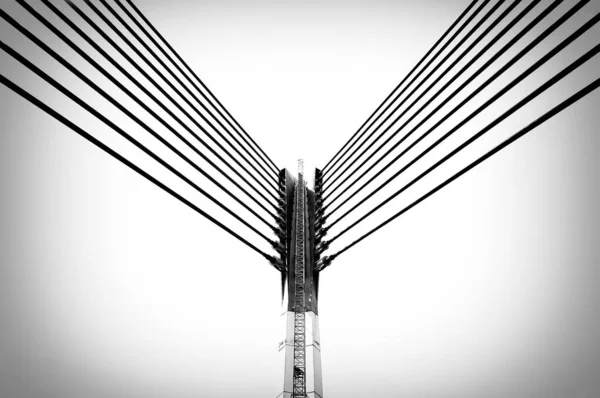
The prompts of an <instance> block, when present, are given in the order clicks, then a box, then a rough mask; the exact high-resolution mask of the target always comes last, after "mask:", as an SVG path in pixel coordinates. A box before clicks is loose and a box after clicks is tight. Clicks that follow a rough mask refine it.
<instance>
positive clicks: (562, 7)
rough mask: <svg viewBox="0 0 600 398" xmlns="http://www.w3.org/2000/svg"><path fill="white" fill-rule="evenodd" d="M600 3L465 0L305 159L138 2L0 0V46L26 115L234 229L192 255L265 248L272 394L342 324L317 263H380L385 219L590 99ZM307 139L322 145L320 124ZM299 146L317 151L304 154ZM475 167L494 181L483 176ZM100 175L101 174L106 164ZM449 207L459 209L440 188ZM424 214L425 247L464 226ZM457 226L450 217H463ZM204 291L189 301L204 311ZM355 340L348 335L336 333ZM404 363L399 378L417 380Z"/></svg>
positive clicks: (319, 393)
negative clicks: (325, 328)
mask: <svg viewBox="0 0 600 398" xmlns="http://www.w3.org/2000/svg"><path fill="white" fill-rule="evenodd" d="M597 8H598V7H597V5H596V4H594V2H590V1H583V0H582V1H577V2H564V1H528V2H520V1H472V2H470V3H467V4H466V5H465V7H464V9H463V10H461V11H460V12H459V13H458V15H456V16H453V20H452V21H451V23H450V24H449V25H448V26H445V27H444V31H443V32H442V34H441V35H440V36H439V38H438V39H437V40H436V41H435V42H434V43H433V45H432V46H431V47H430V48H428V49H426V50H425V51H423V52H422V55H421V58H420V59H419V60H417V62H415V63H414V66H411V69H410V70H408V72H407V73H406V74H405V75H404V76H403V77H402V79H400V80H399V82H398V83H397V85H396V86H395V87H394V88H393V90H392V91H391V92H390V93H389V94H388V95H387V96H386V97H385V98H384V99H383V101H382V102H381V103H380V104H379V105H378V106H377V107H375V109H374V110H373V111H372V112H371V113H370V114H368V115H367V116H366V118H365V119H363V120H364V121H363V122H362V123H361V124H360V125H359V127H358V129H356V130H355V131H354V132H353V133H352V134H350V135H349V137H348V138H347V139H346V140H342V142H341V143H340V145H339V147H338V149H337V150H336V151H334V153H333V156H331V155H330V158H328V159H327V160H326V161H323V162H322V163H321V164H319V163H317V161H318V159H313V158H312V153H307V154H306V155H302V156H303V158H304V159H305V160H307V162H306V163H305V162H304V161H302V160H301V161H299V162H298V164H297V166H296V165H294V167H290V166H288V167H287V168H286V167H282V166H281V165H278V162H280V161H282V160H281V157H282V155H281V154H280V153H271V152H269V150H268V148H269V146H270V144H269V143H267V142H266V143H265V144H264V146H263V145H259V144H258V140H255V139H254V138H253V136H252V135H251V134H250V133H249V132H247V131H246V129H245V128H244V127H243V126H242V124H241V123H240V122H239V121H238V119H236V118H235V117H234V116H233V113H234V112H231V111H230V110H228V109H227V108H226V107H225V106H224V105H223V103H222V102H221V101H220V100H219V99H218V98H217V96H216V95H215V94H214V93H213V91H211V89H210V88H209V84H208V83H207V82H206V81H205V80H203V79H201V78H200V76H199V73H197V72H196V71H195V70H194V69H193V68H192V67H191V66H190V65H189V64H188V62H187V61H186V59H185V56H184V55H182V54H180V53H179V52H177V51H176V49H175V47H176V46H175V45H173V44H172V43H170V42H169V41H168V40H167V39H166V37H165V36H164V35H163V34H161V32H160V30H159V29H158V28H157V27H156V26H155V24H154V23H153V22H152V20H151V18H149V17H147V16H146V15H145V13H144V12H143V6H141V5H137V4H136V3H134V2H132V1H130V0H127V1H120V0H117V1H107V0H100V1H91V0H90V1H84V2H71V1H66V2H52V1H49V0H40V1H35V2H34V1H31V2H29V1H25V0H16V1H15V2H14V4H11V5H10V6H6V7H4V6H3V8H2V10H1V11H0V12H1V16H2V20H3V29H4V30H3V32H7V33H6V35H4V34H3V36H4V37H6V39H4V38H3V40H2V42H1V44H0V46H1V47H2V50H3V60H4V61H3V63H4V64H6V65H8V67H7V68H5V70H3V73H2V76H1V78H0V79H1V81H2V84H3V86H4V90H5V92H10V97H7V98H10V101H24V102H26V103H28V105H27V106H28V108H27V109H28V115H35V118H37V119H38V120H43V121H44V122H43V123H53V124H52V126H53V128H54V129H55V130H56V131H52V134H56V135H64V134H73V133H74V134H75V135H76V136H78V137H80V138H83V140H84V141H86V142H87V143H88V144H92V145H89V147H90V149H92V148H93V150H94V151H95V152H93V153H94V154H100V153H103V154H105V155H108V158H111V159H112V160H111V161H112V162H114V164H115V165H117V164H118V165H120V166H119V167H120V168H119V169H118V170H120V171H119V172H121V173H129V174H128V175H131V176H132V177H133V176H136V178H137V179H138V180H139V183H140V184H145V185H144V186H145V187H146V188H144V189H151V192H154V193H155V194H156V195H161V198H163V200H165V202H166V203H177V206H179V209H178V210H177V211H185V212H186V213H185V214H186V217H193V218H194V220H195V222H197V223H200V224H202V225H206V226H209V225H210V228H212V229H211V230H210V231H211V234H215V235H217V234H219V235H218V236H219V238H218V239H221V238H223V237H224V236H227V237H228V238H227V239H229V240H230V241H231V245H227V247H226V248H222V247H212V245H211V241H212V239H210V237H209V239H206V238H205V239H203V240H201V241H199V242H197V244H198V245H199V246H201V247H202V249H201V250H202V253H203V254H202V255H203V256H209V255H210V254H209V253H208V252H210V251H211V250H212V251H214V252H215V253H213V254H212V255H213V256H216V257H213V259H212V260H211V262H210V264H208V263H203V264H202V265H201V266H202V267H210V268H215V267H223V268H225V269H227V268H231V265H230V264H229V260H228V257H229V255H230V253H229V252H239V253H240V256H242V257H241V258H243V259H248V260H247V261H248V263H249V264H251V263H253V262H255V261H259V262H260V263H261V264H262V267H264V269H267V268H268V270H269V272H270V273H271V274H272V275H273V276H274V278H272V279H271V280H270V282H271V285H273V279H275V280H276V283H277V286H276V288H277V291H278V293H279V294H278V297H277V298H276V299H277V304H282V308H281V311H280V313H279V314H273V316H274V318H276V317H279V318H281V319H280V320H279V321H280V323H281V324H282V325H283V329H282V332H281V334H280V335H279V336H278V337H277V339H276V340H275V341H273V350H274V351H276V352H277V354H278V356H279V360H278V363H277V365H276V366H278V367H279V368H280V370H281V375H280V376H278V380H273V382H274V383H275V382H276V381H277V382H278V384H279V386H278V387H277V390H276V393H274V395H273V396H279V397H315V398H316V397H323V396H324V395H325V394H326V393H327V378H325V380H323V373H325V375H327V372H328V369H327V368H326V367H325V369H323V360H324V359H323V358H324V357H326V356H327V355H328V354H327V348H326V347H327V341H328V340H330V341H334V340H336V339H340V338H341V337H340V336H327V334H326V333H325V334H323V336H322V337H323V341H321V333H320V330H319V329H320V325H319V322H320V311H319V305H318V302H319V301H323V300H324V299H323V297H327V296H323V295H324V294H326V293H324V292H326V290H327V289H328V288H329V286H331V285H333V284H335V283H337V282H336V280H334V279H326V278H328V277H327V273H333V272H338V273H344V266H345V264H348V262H351V259H352V255H353V254H354V255H356V256H360V255H361V254H360V253H361V250H366V251H367V253H370V254H368V258H373V261H372V262H371V261H366V262H365V263H364V264H361V266H360V267H354V268H352V269H353V271H354V273H355V274H356V273H358V272H364V274H365V275H367V274H378V275H380V276H384V277H385V275H386V273H387V272H389V271H388V270H387V269H386V267H389V264H381V265H379V264H378V263H380V262H384V261H385V259H387V258H394V257H395V256H399V255H401V254H399V252H402V251H404V250H411V249H410V248H407V247H404V244H403V242H402V240H396V239H394V237H390V236H388V237H387V238H386V230H387V231H390V228H393V226H394V225H395V224H398V223H401V222H402V220H403V219H406V218H408V217H416V216H415V215H414V214H415V213H416V212H419V211H420V210H419V209H422V208H423V207H426V206H428V204H429V203H431V202H432V201H435V200H436V199H435V198H436V197H439V196H440V195H442V194H443V193H445V192H448V191H449V190H452V189H460V188H455V187H457V186H458V187H460V186H461V185H460V184H461V183H462V182H463V181H464V180H465V179H467V178H470V177H469V176H471V175H473V174H474V173H477V171H479V170H481V169H482V168H485V167H491V166H489V165H490V164H494V163H493V162H494V161H495V159H498V158H499V157H501V156H506V153H507V152H508V151H511V150H513V151H514V150H518V149H515V148H518V147H519V145H525V144H523V142H525V141H526V140H527V139H529V137H532V136H535V134H537V133H542V132H543V133H546V134H549V133H548V132H547V130H544V128H547V126H552V125H553V123H556V120H560V117H561V114H562V113H563V112H570V111H572V110H573V109H577V107H578V106H581V103H585V101H586V100H589V98H588V96H590V97H591V96H592V95H594V91H595V90H596V88H597V87H598V85H599V84H600V80H599V75H598V72H597V71H598V70H599V69H597V68H596V66H597V65H598V61H597V59H596V58H597V57H596V55H597V53H598V51H599V50H600V43H599V40H598V39H599V35H598V32H599V31H598V28H597V23H598V20H599V19H600V14H599V13H598V11H599V10H598V9H597ZM41 60H43V61H41ZM24 76H26V77H24ZM67 76H68V77H67ZM40 87H43V89H42V90H41V91H40ZM315 95H319V93H315ZM596 98H597V97H596ZM282 101H284V99H282ZM100 103H101V104H102V106H98V104H100ZM333 106H335V104H334V105H333ZM302 117H303V118H310V115H302ZM56 126H60V127H56ZM565 136H567V134H566V133H565ZM525 137H527V138H525ZM335 138H338V139H339V137H335ZM276 139H277V140H279V141H283V142H284V143H283V144H280V145H283V146H289V147H294V146H302V145H303V144H301V142H303V141H305V139H304V137H302V136H298V137H295V136H293V135H290V134H286V133H285V132H284V129H283V127H282V132H281V136H280V137H276ZM564 139H565V140H566V141H568V139H569V138H568V136H567V138H564ZM309 144H310V147H318V146H322V143H321V142H320V140H319V139H318V137H317V138H314V139H313V142H310V143H309ZM509 148H510V149H509ZM530 149H531V148H530ZM533 150H535V151H536V153H534V154H531V155H530V156H529V157H528V158H527V159H528V162H523V163H520V164H522V165H523V167H525V168H530V167H534V166H533V163H534V161H533V160H534V159H535V156H540V155H539V154H540V153H543V152H544V150H545V148H544V147H537V148H535V149H533ZM512 153H513V156H517V155H514V152H512ZM534 155H535V156H534ZM103 156H104V155H103ZM522 156H527V155H522ZM308 160H310V161H311V162H313V161H314V162H315V164H314V165H313V167H312V168H311V169H310V170H309V169H307V167H306V164H308V163H309V162H308ZM286 161H287V162H289V160H286ZM295 161H296V159H294V162H295ZM124 170H127V171H124ZM476 170H477V171H476ZM514 172H515V173H520V172H525V171H521V170H515V171H514ZM139 177H142V178H139ZM573 178H574V176H573ZM136 183H138V182H136ZM486 183H487V184H486V187H487V186H488V184H489V186H493V183H494V181H487V182H486ZM107 184H108V185H107V186H108V187H111V185H110V181H108V183H107ZM453 187H454V188H453ZM515 194H516V195H518V191H516V192H515ZM113 195H114V196H116V197H118V196H119V191H118V189H117V188H116V187H115V188H114V191H113V189H111V188H109V192H107V193H106V196H107V200H114V199H112V197H113ZM506 198H507V197H505V200H508V201H510V200H516V199H522V198H518V197H517V198H515V197H513V198H514V199H506ZM132 206H136V204H135V203H133V204H132ZM493 210H494V209H491V210H490V211H493ZM163 211H164V210H161V209H153V211H152V213H160V212H163ZM446 211H447V212H450V213H451V212H453V211H454V209H453V207H452V206H450V205H448V208H447V210H446ZM417 214H419V213H417ZM421 214H422V213H421ZM149 217H150V215H149ZM413 222H414V221H413ZM416 223H417V224H418V221H416ZM458 223H460V220H458ZM435 228H436V225H427V226H426V227H425V230H424V231H422V232H420V236H421V238H422V241H423V243H424V245H425V246H424V247H427V248H428V250H432V251H435V250H437V249H436V247H437V248H446V250H448V247H447V246H445V245H446V242H444V241H445V240H448V241H454V242H456V241H460V237H456V236H454V237H448V236H446V237H444V236H440V235H438V234H436V232H435V231H432V230H435ZM456 229H457V231H460V230H461V227H460V225H458V226H457V227H456ZM170 233H171V234H175V235H179V234H180V232H178V231H171V232H170ZM415 233H416V232H415ZM458 233H459V232H457V234H458ZM221 235H222V236H221ZM434 237H437V239H434ZM404 238H407V236H404ZM81 239H82V240H85V239H87V238H86V236H85V235H84V236H82V237H81ZM90 239H91V238H90ZM181 239H189V237H186V238H184V237H183V236H182V237H181ZM215 239H217V238H216V237H215ZM378 239H379V240H380V241H384V240H385V242H387V243H386V244H385V245H382V246H381V247H378V248H377V249H376V250H377V253H376V255H375V253H372V252H371V250H373V246H369V245H373V244H374V243H369V242H374V241H377V240H378ZM531 244H532V245H535V242H531ZM363 248H364V249H363ZM367 248H370V249H367ZM473 250H476V249H473ZM498 250H499V251H502V250H506V251H509V252H510V250H511V248H510V247H502V248H498ZM363 253H364V252H363ZM363 255H364V254H363ZM423 255H424V256H426V254H423ZM207 258H208V257H207ZM250 259H252V260H250ZM488 260H489V261H490V262H491V263H493V262H494V261H493V259H488ZM84 266H85V264H82V267H84ZM255 266H256V264H252V267H255ZM407 266H408V265H407ZM348 267H349V268H348V269H349V270H350V269H351V268H350V266H348ZM336 269H338V270H339V271H334V270H336ZM358 270H360V271H358ZM249 272H251V273H252V272H253V271H249ZM256 272H263V269H261V270H260V271H258V270H256ZM456 272H458V270H457V271H456ZM452 274H454V273H452ZM337 275H339V274H337ZM330 278H338V279H342V278H343V277H342V276H339V277H333V276H332V277H330ZM234 279H236V276H235V275H234V274H232V275H228V276H227V277H226V278H224V279H223V280H222V281H219V280H204V279H201V282H200V281H198V288H199V289H201V288H202V285H203V284H207V283H210V284H217V285H218V284H222V286H223V289H224V290H226V289H229V288H230V287H229V285H228V284H230V283H232V280H234ZM324 279H325V281H326V283H323V280H324ZM382 283H384V282H382ZM395 283H397V285H398V286H399V287H400V286H404V288H407V286H406V285H405V284H406V283H409V285H410V282H409V281H400V280H397V281H396V282H395ZM263 288H264V289H268V288H267V287H263V286H261V285H258V284H257V283H256V281H255V280H249V279H246V283H245V284H242V285H240V287H238V289H237V290H236V294H238V295H240V297H242V301H241V302H237V303H236V308H239V309H240V311H242V312H253V311H256V309H255V308H254V304H253V303H252V302H251V300H249V301H248V302H246V301H243V297H247V298H250V297H252V295H250V294H249V293H248V292H247V293H246V295H245V293H244V291H243V290H241V289H248V291H250V290H255V289H263ZM269 288H272V287H271V286H270V287H269ZM373 290H376V289H373V288H370V289H369V288H365V286H362V285H358V286H357V284H356V283H354V284H353V285H352V286H346V287H345V288H344V289H343V290H342V291H344V292H345V294H346V296H347V297H344V298H343V299H341V300H342V302H343V303H344V307H349V308H359V307H358V306H359V305H361V304H362V303H364V302H366V303H369V300H370V298H369V296H368V295H366V296H365V297H363V295H362V292H364V291H369V292H370V293H369V294H374V292H373ZM398 294H399V295H401V294H402V293H401V292H398ZM482 294H483V293H482ZM319 298H320V299H321V300H319ZM474 300H476V299H474ZM358 302H361V304H359V303H358ZM366 305H367V306H368V307H371V306H376V302H371V303H370V304H366ZM205 306H207V303H200V304H199V314H198V315H199V316H200V317H201V313H202V311H203V308H205ZM208 306H211V307H212V306H215V305H214V304H213V303H208ZM216 306H217V307H218V305H216ZM355 306H357V307H355ZM236 312H237V311H236ZM350 312H353V311H350ZM332 315H333V314H328V315H327V316H332ZM227 316H229V317H232V318H234V319H235V318H236V317H237V316H238V315H237V314H235V313H229V314H227ZM402 316H409V315H407V314H403V315H402ZM354 317H355V319H353V320H352V321H351V322H349V324H353V323H362V322H365V320H364V319H362V314H360V313H354ZM264 326H265V325H262V324H258V325H257V324H250V323H249V321H248V320H246V321H244V322H240V325H239V333H240V334H243V333H244V329H246V328H263V327H264ZM443 327H444V326H443V325H439V328H443ZM345 335H346V336H344V337H345V338H347V339H350V341H352V340H353V339H368V340H375V341H376V340H377V336H361V335H358V334H357V335H356V336H354V337H353V328H352V327H350V328H348V329H347V330H346V332H345ZM341 339H342V340H344V339H343V338H341ZM344 341H348V340H344ZM232 344H235V343H232ZM246 344H249V343H248V342H246ZM382 344H383V343H382ZM322 349H324V350H325V354H323V355H322V354H321V351H322ZM352 349H353V347H352V344H351V343H350V344H347V347H346V350H348V351H352ZM240 352H243V350H240ZM266 355H268V354H267V353H265V357H266ZM415 360H418V358H415ZM240 361H242V358H240ZM243 361H244V362H242V363H245V364H246V363H247V364H249V365H248V366H252V367H254V366H258V365H257V364H261V363H263V361H262V360H261V359H259V358H256V357H254V358H252V360H251V361H249V362H246V361H247V359H244V360H243ZM361 361H363V362H364V360H361ZM365 372H368V370H365ZM409 373H410V372H407V374H406V375H404V376H403V375H402V374H401V372H400V373H399V375H398V377H399V378H400V379H410V376H409ZM353 382H356V383H357V384H360V381H359V380H352V378H348V380H347V381H346V382H345V383H346V384H347V385H348V386H350V385H352V383H353ZM223 383H234V384H237V383H240V386H243V388H249V389H251V387H249V384H250V382H249V381H248V380H246V381H244V382H241V381H238V380H235V379H227V378H224V380H223ZM173 388H174V389H176V388H175V387H173ZM356 388H357V389H358V388H360V387H359V386H358V385H357V387H356ZM241 394H244V389H242V390H240V395H241ZM244 395H246V394H244ZM328 395H329V394H328Z"/></svg>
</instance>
